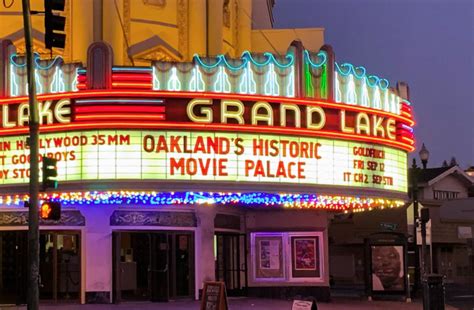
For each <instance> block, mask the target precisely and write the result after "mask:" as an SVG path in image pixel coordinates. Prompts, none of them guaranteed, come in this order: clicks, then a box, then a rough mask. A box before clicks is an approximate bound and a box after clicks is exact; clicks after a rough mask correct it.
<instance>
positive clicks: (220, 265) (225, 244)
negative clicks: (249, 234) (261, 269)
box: [215, 233, 247, 296]
mask: <svg viewBox="0 0 474 310" xmlns="http://www.w3.org/2000/svg"><path fill="white" fill-rule="evenodd" d="M215 250H216V280H217V281H223V282H225V285H226V289H227V293H228V295H229V296H243V295H246V294H247V259H246V258H247V246H246V236H245V235H244V234H229V233H217V234H216V236H215Z"/></svg>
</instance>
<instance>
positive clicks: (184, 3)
mask: <svg viewBox="0 0 474 310" xmlns="http://www.w3.org/2000/svg"><path fill="white" fill-rule="evenodd" d="M188 9H189V6H188V0H178V5H177V10H178V14H177V19H178V20H177V24H178V51H179V53H180V54H181V55H182V58H183V59H181V60H188V59H187V58H188V57H189V55H188V48H189V42H188V37H189V26H188Z"/></svg>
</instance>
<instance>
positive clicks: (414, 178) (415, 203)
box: [411, 158, 420, 296]
mask: <svg viewBox="0 0 474 310" xmlns="http://www.w3.org/2000/svg"><path fill="white" fill-rule="evenodd" d="M417 174H418V167H417V166H416V159H415V158H413V164H412V166H411V200H412V201H413V250H414V252H415V279H414V282H413V296H416V292H417V291H418V284H419V283H420V254H419V251H418V244H417V240H416V239H417V226H418V180H417Z"/></svg>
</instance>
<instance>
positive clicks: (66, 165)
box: [0, 130, 407, 192]
mask: <svg viewBox="0 0 474 310" xmlns="http://www.w3.org/2000/svg"><path fill="white" fill-rule="evenodd" d="M0 145H1V150H2V151H1V152H0V154H1V155H0V163H1V166H2V169H1V170H0V184H21V183H27V182H28V176H29V150H28V149H27V146H26V144H25V137H4V138H2V139H0ZM39 146H40V153H41V154H44V155H46V156H49V157H53V158H56V159H57V160H59V162H58V172H59V180H60V181H85V180H118V179H127V180H187V181H196V180H209V181H238V182H268V183H291V184H310V185H336V186H353V187H361V188H373V189H384V190H391V191H397V192H404V191H406V183H407V179H406V165H407V157H406V153H405V152H404V151H400V150H396V149H393V148H388V147H381V146H374V145H371V144H367V143H356V142H348V141H338V140H330V139H322V138H305V137H290V136H277V135H264V134H244V133H224V132H223V133H209V132H195V131H193V132H190V131H143V130H137V131H129V130H128V131H125V130H117V131H116V130H98V131H82V132H65V133H57V134H45V135H42V136H41V139H40V144H39Z"/></svg>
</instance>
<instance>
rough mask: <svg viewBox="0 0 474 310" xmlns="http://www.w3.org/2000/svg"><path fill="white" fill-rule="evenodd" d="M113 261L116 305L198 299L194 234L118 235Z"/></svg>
mask: <svg viewBox="0 0 474 310" xmlns="http://www.w3.org/2000/svg"><path fill="white" fill-rule="evenodd" d="M113 260H114V262H113V268H114V273H113V288H114V294H113V300H114V302H115V303H118V302H122V301H137V300H148V301H155V302H158V301H162V302H163V301H169V300H170V299H178V298H189V297H192V296H194V236H193V233H192V232H176V231H170V232H162V231H160V232H150V231H145V232H144V231H120V232H117V231H116V232H114V233H113Z"/></svg>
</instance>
